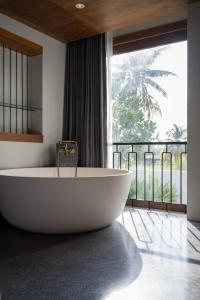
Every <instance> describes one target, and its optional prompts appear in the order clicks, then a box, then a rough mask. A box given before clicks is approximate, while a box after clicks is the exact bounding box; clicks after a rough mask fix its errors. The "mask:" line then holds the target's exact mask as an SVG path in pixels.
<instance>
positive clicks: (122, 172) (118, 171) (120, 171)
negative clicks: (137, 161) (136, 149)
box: [0, 167, 133, 180]
mask: <svg viewBox="0 0 200 300" xmlns="http://www.w3.org/2000/svg"><path fill="white" fill-rule="evenodd" d="M64 168H65V169H68V168H70V169H75V167H61V168H60V169H64ZM32 169H34V170H36V169H38V170H40V169H55V170H56V169H57V167H27V168H15V169H13V168H10V169H1V170H0V178H2V177H3V178H23V179H25V178H26V179H32V180H34V179H54V180H55V179H56V180H63V179H68V180H69V179H71V180H77V179H79V180H80V179H92V178H113V177H119V176H127V175H131V174H133V171H131V170H124V169H114V168H98V167H97V168H96V167H78V170H79V169H82V170H83V169H93V170H95V169H98V170H99V169H101V170H115V171H116V174H107V175H106V174H104V175H101V176H99V175H98V174H96V175H94V176H77V177H73V176H60V177H57V176H27V175H17V174H14V175H12V174H2V173H3V172H6V171H8V172H12V171H17V170H32ZM1 172H2V173H1Z"/></svg>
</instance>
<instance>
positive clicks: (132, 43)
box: [113, 20, 187, 55]
mask: <svg viewBox="0 0 200 300" xmlns="http://www.w3.org/2000/svg"><path fill="white" fill-rule="evenodd" d="M184 40H187V21H186V20H184V21H180V22H176V23H171V24H167V25H163V26H160V27H155V28H150V29H146V30H143V31H138V32H133V33H130V34H127V35H123V36H118V37H115V38H114V39H113V54H114V55H116V54H122V53H126V52H131V51H137V50H142V49H146V48H151V47H156V46H161V45H166V44H169V43H175V42H180V41H184Z"/></svg>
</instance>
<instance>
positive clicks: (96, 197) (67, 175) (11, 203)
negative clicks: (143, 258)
mask: <svg viewBox="0 0 200 300" xmlns="http://www.w3.org/2000/svg"><path fill="white" fill-rule="evenodd" d="M74 172H75V169H74V168H60V177H57V168H27V169H13V170H11V169H10V170H1V171H0V212H1V214H2V215H3V217H4V218H5V219H6V220H7V221H8V222H9V223H11V224H12V225H14V226H16V227H19V228H21V229H24V230H28V231H32V232H39V233H73V232H82V231H89V230H94V229H98V228H101V227H104V226H107V225H109V224H110V223H111V222H112V221H113V220H114V219H116V218H117V217H118V216H119V214H120V213H121V211H122V210H123V208H124V206H125V203H126V200H127V197H128V192H129V188H130V184H131V172H129V171H124V170H116V169H103V168H78V170H77V177H74Z"/></svg>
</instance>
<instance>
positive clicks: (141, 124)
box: [113, 95, 156, 142]
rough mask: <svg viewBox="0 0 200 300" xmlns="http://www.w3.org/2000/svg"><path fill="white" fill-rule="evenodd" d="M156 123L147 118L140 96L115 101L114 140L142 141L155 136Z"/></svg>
mask: <svg viewBox="0 0 200 300" xmlns="http://www.w3.org/2000/svg"><path fill="white" fill-rule="evenodd" d="M155 130H156V123H155V122H153V121H151V120H149V119H147V118H145V114H144V111H143V109H142V106H141V101H140V99H139V97H137V96H134V95H126V98H124V101H117V100H114V101H113V140H114V141H121V142H127V141H134V142H141V141H146V140H150V139H152V138H153V135H154V132H155Z"/></svg>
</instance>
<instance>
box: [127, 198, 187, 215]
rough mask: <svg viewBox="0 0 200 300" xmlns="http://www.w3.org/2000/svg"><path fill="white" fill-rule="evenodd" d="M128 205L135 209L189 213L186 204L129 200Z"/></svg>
mask: <svg viewBox="0 0 200 300" xmlns="http://www.w3.org/2000/svg"><path fill="white" fill-rule="evenodd" d="M126 205H128V206H133V207H140V208H146V209H159V210H166V211H175V212H182V213H186V212H187V205H186V204H176V203H166V202H157V201H144V200H131V199H128V200H127V203H126Z"/></svg>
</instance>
